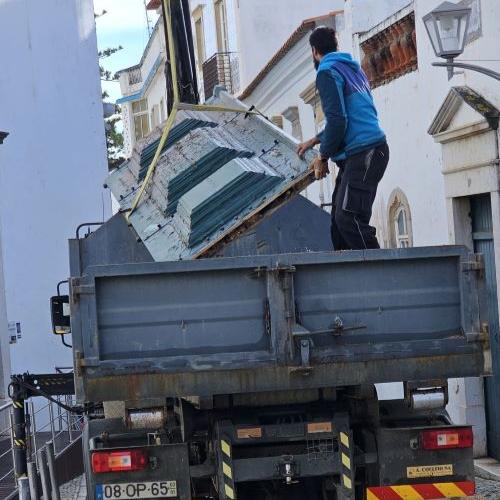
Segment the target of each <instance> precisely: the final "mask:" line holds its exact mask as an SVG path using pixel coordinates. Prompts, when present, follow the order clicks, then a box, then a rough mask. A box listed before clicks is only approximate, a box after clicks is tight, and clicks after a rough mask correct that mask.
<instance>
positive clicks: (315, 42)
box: [309, 26, 338, 56]
mask: <svg viewBox="0 0 500 500" xmlns="http://www.w3.org/2000/svg"><path fill="white" fill-rule="evenodd" d="M309 43H310V44H311V47H314V48H315V49H316V50H317V51H318V52H319V53H320V54H321V55H322V56H324V55H325V54H328V53H329V52H337V49H338V42H337V33H336V32H335V30H334V29H333V28H328V27H327V26H318V27H317V28H316V29H315V30H314V31H313V32H312V33H311V36H310V37H309Z"/></svg>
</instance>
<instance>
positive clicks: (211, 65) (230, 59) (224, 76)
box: [203, 52, 239, 99]
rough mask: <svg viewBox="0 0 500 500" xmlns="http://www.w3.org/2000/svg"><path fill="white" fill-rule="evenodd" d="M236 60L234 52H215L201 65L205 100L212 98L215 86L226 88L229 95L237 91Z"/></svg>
mask: <svg viewBox="0 0 500 500" xmlns="http://www.w3.org/2000/svg"><path fill="white" fill-rule="evenodd" d="M238 73H239V71H238V58H237V56H236V54H235V53H234V52H217V53H215V54H214V55H213V56H212V57H210V58H209V59H207V60H206V61H205V62H204V63H203V89H204V93H205V99H208V98H210V97H212V95H213V93H214V88H215V87H216V86H217V85H223V86H224V87H226V89H227V91H228V92H229V93H230V94H234V93H236V92H237V91H238V90H239V89H238V87H239V78H238Z"/></svg>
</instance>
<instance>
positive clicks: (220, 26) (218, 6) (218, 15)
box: [214, 0, 229, 52]
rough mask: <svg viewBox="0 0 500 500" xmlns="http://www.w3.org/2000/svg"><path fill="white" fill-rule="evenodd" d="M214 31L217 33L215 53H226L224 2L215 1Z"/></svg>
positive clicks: (222, 0) (223, 0) (220, 0)
mask: <svg viewBox="0 0 500 500" xmlns="http://www.w3.org/2000/svg"><path fill="white" fill-rule="evenodd" d="M214 8H215V30H216V32H217V51H218V52H227V51H228V45H229V44H228V40H227V15H226V0H215V1H214Z"/></svg>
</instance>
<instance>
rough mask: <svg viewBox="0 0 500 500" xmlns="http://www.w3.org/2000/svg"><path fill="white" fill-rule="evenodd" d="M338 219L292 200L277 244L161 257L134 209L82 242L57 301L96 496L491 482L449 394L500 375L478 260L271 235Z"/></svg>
mask: <svg viewBox="0 0 500 500" xmlns="http://www.w3.org/2000/svg"><path fill="white" fill-rule="evenodd" d="M311 220H316V222H315V223H313V224H310V223H308V221H311ZM327 220H328V216H326V219H325V212H324V211H323V210H321V209H320V208H318V207H316V206H314V205H312V203H310V202H308V201H307V200H305V199H303V198H299V197H296V198H294V199H292V200H290V201H289V202H288V203H287V204H285V205H283V206H282V207H281V208H280V209H278V210H276V211H275V212H273V213H272V214H271V215H269V216H268V218H266V219H264V220H263V221H261V223H260V224H259V225H258V228H257V229H256V230H255V231H256V232H257V233H258V238H257V240H258V241H259V244H258V245H256V247H262V242H263V241H264V242H265V243H266V245H265V246H266V251H267V250H269V251H270V252H269V254H266V255H261V254H259V253H258V252H256V253H255V254H254V255H251V254H249V253H250V252H251V250H252V248H251V247H252V245H251V244H249V243H248V241H246V242H245V244H243V245H241V244H240V245H236V244H235V242H232V247H231V245H229V247H231V248H229V249H228V252H229V254H230V255H231V256H223V257H219V258H206V259H197V260H186V261H177V262H155V261H153V260H152V259H151V257H150V255H149V254H148V253H147V251H146V249H145V247H144V244H143V243H142V242H138V241H137V238H136V237H135V236H134V235H133V234H132V232H131V230H130V227H129V226H128V224H127V221H126V219H125V217H124V215H123V214H121V213H118V214H116V215H115V216H114V217H113V218H111V219H110V220H109V221H108V222H107V223H106V224H104V225H103V226H101V227H100V228H99V229H98V230H97V231H95V232H93V233H92V234H90V235H88V236H87V237H85V238H78V239H73V240H71V241H70V264H71V278H70V293H69V296H68V297H62V298H61V297H57V300H58V302H59V303H63V302H69V303H70V310H71V313H70V324H71V332H72V337H73V354H74V369H75V373H74V376H75V385H76V394H77V399H78V402H79V403H80V404H82V405H85V407H86V408H87V410H88V415H89V417H88V418H87V421H86V425H85V429H84V434H83V447H84V460H85V469H86V478H87V484H88V498H90V499H101V498H103V499H108V498H109V499H125V498H126V499H129V498H178V499H180V500H190V499H201V498H203V499H219V500H233V499H236V498H238V499H242V500H243V499H257V498H259V499H266V500H268V499H269V500H271V499H273V500H274V499H295V498H297V499H299V498H301V499H302V498H311V499H315V500H316V499H317V500H320V499H321V500H324V499H339V500H340V499H375V498H398V496H396V495H400V497H401V498H448V497H458V496H466V495H472V494H473V492H474V469H473V433H472V429H471V427H470V426H462V425H460V426H457V425H454V424H453V422H451V420H450V418H449V416H448V414H447V412H446V408H445V407H446V404H447V402H448V393H447V379H448V378H450V377H474V376H480V375H483V374H486V373H488V372H489V371H490V370H491V366H490V363H491V358H490V352H489V348H488V328H487V317H486V316H485V314H486V311H485V309H484V304H485V301H484V299H483V294H484V292H483V276H482V265H481V258H480V256H478V255H474V254H471V253H470V252H469V251H468V250H467V249H466V248H463V247H454V246H449V247H434V248H432V247H431V248H408V249H397V250H370V251H348V252H331V251H302V252H297V251H296V242H295V247H294V241H293V238H290V241H289V242H285V244H284V245H285V247H283V241H280V244H279V245H278V246H279V248H276V239H275V238H274V237H273V236H274V231H273V230H272V229H273V228H274V229H275V228H276V227H278V226H280V225H281V226H280V227H281V231H285V226H286V225H288V226H289V229H290V233H289V234H293V233H294V231H297V230H298V228H299V227H302V229H303V230H304V227H307V228H308V229H307V230H306V232H307V234H306V236H307V237H310V238H311V241H310V245H309V246H314V244H315V243H316V244H317V240H318V239H321V238H316V237H315V235H316V234H317V231H318V230H319V229H320V226H321V225H322V224H323V226H324V227H323V229H326V228H327V225H326V222H327ZM266 226H267V227H266ZM302 236H304V235H302ZM242 238H243V239H245V238H244V236H242ZM236 243H238V242H236ZM287 245H291V247H292V248H290V250H292V251H288V250H289V249H288V248H286V247H287ZM234 248H238V249H239V251H240V252H241V253H242V254H244V255H241V256H236V255H235V250H234ZM56 309H57V307H56ZM59 318H61V316H60V317H59ZM59 322H61V321H59ZM65 331H66V333H68V331H69V330H68V329H66V330H65ZM401 381H403V382H404V397H403V398H401V399H397V400H389V401H379V400H378V398H377V391H376V388H375V384H379V383H387V382H401ZM101 403H103V408H104V409H103V411H97V410H96V408H97V407H99V405H100V404H101ZM391 494H392V496H389V495H391ZM404 495H406V496H404ZM418 495H420V497H419V496H418Z"/></svg>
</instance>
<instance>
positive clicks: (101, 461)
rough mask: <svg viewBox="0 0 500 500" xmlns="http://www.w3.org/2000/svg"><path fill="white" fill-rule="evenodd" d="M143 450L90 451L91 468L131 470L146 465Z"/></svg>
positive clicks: (111, 470) (103, 470) (100, 470)
mask: <svg viewBox="0 0 500 500" xmlns="http://www.w3.org/2000/svg"><path fill="white" fill-rule="evenodd" d="M148 463H149V460H148V455H147V453H146V452H145V451H144V450H120V451H95V452H94V453H92V470H93V471H94V472H95V473H103V472H132V471H138V470H144V469H145V468H146V467H147V466H148Z"/></svg>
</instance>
